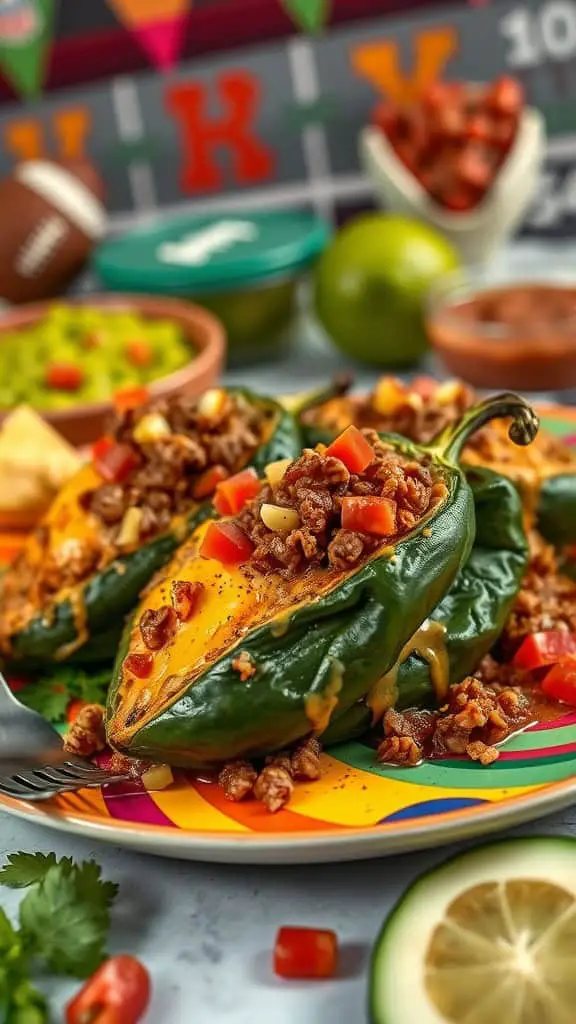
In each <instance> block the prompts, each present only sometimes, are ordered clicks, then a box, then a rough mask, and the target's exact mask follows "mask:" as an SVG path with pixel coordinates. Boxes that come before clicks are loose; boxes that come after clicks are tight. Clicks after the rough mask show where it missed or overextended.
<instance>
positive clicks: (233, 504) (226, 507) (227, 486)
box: [214, 466, 260, 516]
mask: <svg viewBox="0 0 576 1024" xmlns="http://www.w3.org/2000/svg"><path fill="white" fill-rule="evenodd" d="M259 490H260V481H259V479H258V474H257V472H256V470H255V469H252V467H251V466H250V467H248V469H243V470H242V472H241V473H235V474H234V476H230V477H228V479H227V480H223V481H222V482H221V483H219V484H217V486H216V494H215V496H214V508H215V509H216V511H217V513H218V515H219V516H235V515H237V514H238V512H240V511H241V510H242V509H243V508H244V505H245V504H246V503H247V502H248V501H250V499H251V498H255V497H256V495H257V494H258V492H259Z"/></svg>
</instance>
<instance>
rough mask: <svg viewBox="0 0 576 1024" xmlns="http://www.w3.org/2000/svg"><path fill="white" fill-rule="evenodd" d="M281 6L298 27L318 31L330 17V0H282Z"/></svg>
mask: <svg viewBox="0 0 576 1024" xmlns="http://www.w3.org/2000/svg"><path fill="white" fill-rule="evenodd" d="M282 6H283V7H284V10H285V11H286V13H287V14H289V15H290V17H291V18H292V20H293V21H295V22H296V24H297V25H298V28H301V29H303V31H304V32H318V31H319V30H320V29H321V28H324V25H325V24H326V22H327V21H328V18H329V17H330V8H331V0H282Z"/></svg>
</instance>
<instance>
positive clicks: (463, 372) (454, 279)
mask: <svg viewBox="0 0 576 1024" xmlns="http://www.w3.org/2000/svg"><path fill="white" fill-rule="evenodd" d="M427 330H428V335H429V337H430V341H431V343H432V346H433V348H434V349H435V351H436V353H437V354H438V356H439V357H440V359H441V360H442V362H443V364H444V366H445V367H446V369H447V370H448V371H449V372H450V373H452V374H454V375H455V376H458V377H461V378H462V379H463V380H465V381H468V383H470V384H473V385H474V386H475V387H479V388H514V389H518V390H521V391H559V390H562V389H564V388H571V387H574V386H575V385H576V280H574V278H569V277H566V278H565V277H563V276H562V275H560V274H558V273H550V274H545V273H538V274H537V275H534V276H533V277H527V276H519V275H515V274H513V273H509V274H506V275H505V274H501V275H499V276H494V275H489V274H488V273H486V272H485V271H483V270H478V269H474V268H472V269H468V270H465V271H458V273H457V274H454V275H449V276H447V277H445V278H443V279H442V281H441V282H440V283H439V284H438V285H437V286H436V287H435V288H434V291H433V293H432V294H431V296H430V301H429V306H428V312H427Z"/></svg>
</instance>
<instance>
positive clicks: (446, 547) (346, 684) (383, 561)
mask: <svg viewBox="0 0 576 1024" xmlns="http://www.w3.org/2000/svg"><path fill="white" fill-rule="evenodd" d="M503 415H506V416H513V417H514V421H513V424H512V426H511V428H510V433H511V437H512V438H513V440H514V441H515V442H516V443H518V444H528V443H529V442H530V441H531V440H532V439H533V438H534V436H535V434H536V431H537V427H538V420H537V417H536V416H535V415H534V413H533V412H532V410H531V409H530V407H529V406H528V405H527V404H526V402H524V400H523V399H521V398H519V397H517V396H515V395H508V394H506V395H501V396H497V397H496V398H493V399H491V400H489V401H487V402H484V403H482V404H481V405H479V406H477V407H476V408H474V409H472V410H470V411H469V412H468V413H467V414H466V416H465V417H463V419H462V420H461V421H460V422H459V423H458V424H455V425H453V426H452V427H451V428H450V429H449V430H447V431H445V432H443V433H442V434H441V435H440V436H439V437H438V438H436V439H435V442H434V443H433V444H431V445H429V446H427V447H421V446H416V445H413V444H410V443H409V442H407V441H406V440H404V439H403V438H399V437H392V436H389V437H387V438H386V441H387V442H389V443H390V444H391V445H392V446H393V447H394V448H395V449H396V451H397V452H399V453H401V454H402V455H405V456H406V458H407V459H408V460H417V461H423V460H424V461H425V462H426V463H427V464H428V465H429V468H431V470H432V472H433V474H434V475H435V476H436V478H437V479H439V480H443V481H444V483H445V484H446V487H447V497H446V498H445V499H444V500H443V502H442V503H441V504H440V505H439V506H437V507H436V508H434V509H433V510H432V512H431V513H429V514H428V515H427V516H425V517H424V519H423V520H422V521H421V522H420V523H419V524H418V526H417V527H416V528H415V529H414V530H412V531H411V532H409V533H408V534H406V535H405V536H403V537H401V538H400V539H399V540H398V541H397V542H396V544H395V545H394V546H393V547H390V546H388V545H382V546H380V547H379V548H377V549H376V551H375V552H374V553H373V554H372V555H371V556H370V557H369V558H368V559H365V560H364V562H363V563H361V564H360V566H359V568H356V569H354V570H348V571H335V570H334V569H331V570H326V569H322V568H319V567H310V568H309V569H308V570H307V571H306V572H305V573H303V574H301V575H298V576H292V577H290V578H289V580H288V581H286V580H280V579H279V578H278V576H277V575H276V574H275V573H271V574H268V575H256V576H254V575H253V574H251V573H250V572H249V571H247V570H246V568H245V567H244V566H242V565H239V566H234V567H229V566H226V567H224V566H222V565H221V564H220V563H218V562H216V561H214V559H207V558H202V557H199V548H200V546H201V544H202V540H203V537H204V535H205V533H206V529H207V526H208V524H204V525H203V526H201V527H199V529H198V530H196V531H195V533H194V535H193V536H192V537H191V539H190V540H189V541H188V542H187V543H186V544H185V545H184V546H183V547H182V549H180V551H179V552H178V553H177V555H176V557H175V559H174V561H173V562H172V564H171V565H169V566H168V567H167V570H166V572H165V573H164V574H163V577H162V578H161V579H159V580H158V581H157V582H156V585H155V586H152V587H151V588H150V589H149V591H148V593H147V595H146V597H145V599H144V601H143V603H142V604H141V605H140V607H139V608H138V610H137V612H136V613H135V616H134V617H133V619H132V622H131V623H130V625H129V626H128V627H127V629H126V634H125V637H124V640H123V643H122V646H121V649H120V651H119V655H118V659H117V662H116V666H115V670H114V675H113V680H112V683H111V687H110V691H109V697H108V707H107V734H108V739H109V742H110V744H111V745H112V746H113V747H115V748H116V749H118V750H121V751H124V752H126V753H128V754H130V755H133V756H137V757H143V758H149V759H152V760H160V761H166V762H169V763H171V764H176V765H184V766H189V767H194V768H205V767H210V766H213V765H216V764H219V763H221V762H222V761H225V760H228V759H231V758H237V757H247V756H248V757H253V756H260V755H264V754H266V753H269V752H271V751H273V750H277V749H281V748H283V747H285V746H286V745H289V744H291V743H293V742H295V741H297V740H298V739H300V738H302V737H304V736H305V735H308V734H309V733H311V732H314V733H316V734H318V735H322V734H323V733H324V732H325V731H326V729H327V728H328V726H329V724H330V720H331V718H332V716H333V715H335V714H337V715H338V716H340V715H343V714H345V713H346V712H347V711H348V710H349V709H350V708H352V707H354V705H356V703H357V702H358V701H359V700H360V698H362V697H364V696H365V695H367V694H369V692H370V691H371V690H372V688H373V687H374V686H375V685H376V684H377V683H378V681H379V680H380V679H381V677H382V676H383V675H385V674H386V673H387V672H389V671H390V670H391V669H392V667H393V666H394V665H395V663H396V661H397V659H398V657H399V655H400V654H401V652H402V650H403V648H404V645H405V644H406V642H407V641H408V640H409V639H410V637H412V636H413V635H414V634H415V632H416V631H417V630H418V628H419V626H420V625H421V624H422V623H423V622H424V621H425V620H426V619H427V618H428V616H429V615H430V614H431V613H432V612H433V610H434V609H435V608H436V607H437V606H438V604H439V603H440V602H441V601H442V599H443V598H444V596H445V595H446V593H447V591H448V590H449V589H450V586H451V585H452V583H453V582H454V579H455V578H456V576H457V574H458V573H459V571H460V570H461V568H462V566H463V564H464V563H465V562H466V560H467V558H468V556H469V554H470V551H471V548H472V544H473V542H474V537H475V516H474V499H473V493H472V490H471V488H470V486H469V484H468V482H467V481H466V477H465V475H464V473H463V472H462V470H461V469H460V468H459V466H458V458H459V456H460V453H461V450H462V447H463V445H464V444H465V442H466V440H467V438H468V437H469V436H470V435H471V433H473V432H474V431H475V430H477V429H479V428H480V427H481V426H482V425H483V424H484V423H486V422H488V420H490V419H491V418H492V417H493V416H503ZM174 581H177V582H184V583H186V584H192V585H194V584H196V585H200V590H201V594H202V597H201V603H200V605H199V608H198V610H197V611H196V613H195V614H194V616H193V618H192V620H191V622H190V623H189V624H188V623H180V624H179V625H178V629H177V632H176V635H175V636H174V638H173V639H171V640H170V643H169V644H168V646H167V647H165V648H164V649H161V650H158V652H157V653H156V654H155V655H153V659H154V665H153V667H152V666H149V668H150V671H148V670H147V671H146V672H145V673H144V675H145V678H140V679H139V678H137V673H136V672H135V667H134V666H135V660H134V659H138V658H139V657H140V658H142V653H141V652H142V650H143V648H142V636H143V634H142V631H141V628H140V627H141V624H142V623H143V622H144V621H145V617H146V616H149V615H150V614H151V613H152V614H155V613H158V612H159V611H162V610H163V609H165V608H166V603H167V601H169V600H170V593H171V585H172V583H173V582H174ZM240 654H242V657H243V659H244V664H246V663H248V664H249V665H251V666H253V668H254V671H250V672H247V673H246V674H245V673H244V672H242V671H239V669H240V668H241V663H240V662H239V660H238V658H239V655H240ZM144 658H150V655H149V654H144Z"/></svg>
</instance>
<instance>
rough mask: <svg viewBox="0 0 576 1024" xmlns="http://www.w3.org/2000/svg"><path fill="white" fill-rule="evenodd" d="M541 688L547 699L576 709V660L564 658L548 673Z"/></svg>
mask: <svg viewBox="0 0 576 1024" xmlns="http://www.w3.org/2000/svg"><path fill="white" fill-rule="evenodd" d="M541 686H542V691H543V693H545V694H546V696H547V697H551V698H552V699H553V700H561V701H563V703H564V704H570V706H571V707H576V658H574V657H572V658H570V657H568V658H562V660H561V661H559V662H558V663H557V664H556V665H554V668H552V669H550V671H549V672H547V673H546V675H545V676H544V679H543V680H542V684H541Z"/></svg>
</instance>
